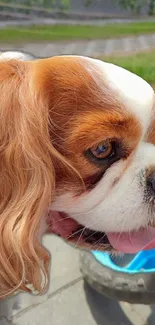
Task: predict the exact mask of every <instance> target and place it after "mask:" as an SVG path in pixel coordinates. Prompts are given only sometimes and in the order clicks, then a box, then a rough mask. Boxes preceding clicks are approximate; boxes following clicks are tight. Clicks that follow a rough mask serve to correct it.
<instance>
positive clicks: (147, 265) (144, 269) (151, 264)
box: [92, 249, 155, 274]
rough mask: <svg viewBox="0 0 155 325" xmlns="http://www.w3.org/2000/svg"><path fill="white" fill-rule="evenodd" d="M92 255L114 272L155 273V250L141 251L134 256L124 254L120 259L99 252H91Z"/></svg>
mask: <svg viewBox="0 0 155 325" xmlns="http://www.w3.org/2000/svg"><path fill="white" fill-rule="evenodd" d="M92 254H93V256H94V257H95V258H96V260H97V261H98V262H99V263H101V264H102V265H104V266H106V267H108V268H110V269H112V270H114V271H116V272H124V273H129V274H136V273H139V272H140V273H149V272H151V273H152V272H155V249H151V250H148V251H141V252H139V253H137V254H136V255H127V254H125V255H123V256H122V257H121V256H117V257H112V256H110V254H109V253H102V252H99V251H92ZM123 264H125V265H123Z"/></svg>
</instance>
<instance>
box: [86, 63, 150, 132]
mask: <svg viewBox="0 0 155 325" xmlns="http://www.w3.org/2000/svg"><path fill="white" fill-rule="evenodd" d="M86 62H87V69H88V71H89V72H90V73H91V74H93V77H94V79H96V81H97V82H98V76H100V77H101V78H103V83H104V84H105V83H107V85H108V88H110V89H111V91H112V92H113V91H115V95H117V96H118V98H119V100H121V101H122V103H123V104H124V106H125V108H126V109H127V110H129V111H130V112H132V113H134V114H135V115H136V116H137V118H138V119H139V120H140V121H141V123H142V126H143V132H144V133H145V131H146V130H147V128H148V125H149V122H150V118H151V115H152V108H153V104H154V91H153V89H152V87H151V86H150V85H149V84H148V83H147V82H146V81H145V80H143V79H142V78H140V77H138V76H137V75H135V74H134V73H131V72H130V71H128V70H125V69H123V68H121V67H118V66H116V65H114V64H111V63H107V62H103V61H100V60H94V59H87V60H86ZM100 87H102V85H101V84H100Z"/></svg>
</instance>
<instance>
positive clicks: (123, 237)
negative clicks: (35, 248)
mask: <svg viewBox="0 0 155 325" xmlns="http://www.w3.org/2000/svg"><path fill="white" fill-rule="evenodd" d="M47 224H48V230H47V232H49V233H54V234H56V235H58V236H60V237H62V238H64V239H65V240H67V241H69V242H70V243H73V244H74V245H75V246H80V247H84V248H89V249H91V250H101V251H112V250H114V251H119V252H123V253H128V254H133V253H137V252H139V251H141V250H146V249H153V248H155V228H154V227H152V226H151V225H149V226H148V225H147V227H146V228H141V229H139V230H137V231H131V232H122V233H119V232H116V233H114V232H107V233H105V232H102V231H96V230H95V229H90V228H87V227H85V226H84V225H81V224H79V223H78V222H77V221H75V220H74V219H72V218H71V217H70V216H68V215H66V214H65V213H62V212H61V213H60V212H56V211H50V213H49V214H48V217H47Z"/></svg>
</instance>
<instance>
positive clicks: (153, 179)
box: [147, 172, 155, 192]
mask: <svg viewBox="0 0 155 325" xmlns="http://www.w3.org/2000/svg"><path fill="white" fill-rule="evenodd" d="M147 185H148V186H149V187H150V189H151V190H152V191H153V192H155V172H153V173H152V174H151V175H149V176H148V178H147Z"/></svg>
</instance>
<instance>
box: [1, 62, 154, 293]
mask: <svg viewBox="0 0 155 325" xmlns="http://www.w3.org/2000/svg"><path fill="white" fill-rule="evenodd" d="M0 94H1V97H0V104H1V106H0V107H1V108H0V117H1V120H0V121H1V122H0V138H1V140H0V212H1V216H0V247H1V251H0V293H2V294H8V293H10V290H11V289H12V290H15V289H16V288H20V289H23V290H28V288H27V284H29V283H32V284H33V286H34V288H35V289H37V290H38V291H41V290H42V289H43V288H44V287H45V286H46V282H47V274H48V263H49V255H48V253H47V252H46V250H45V249H44V248H43V247H42V245H41V243H40V239H41V235H42V233H43V232H45V231H48V232H52V233H56V234H58V235H60V236H61V237H64V238H65V239H66V240H68V241H70V242H71V243H75V244H76V245H80V246H84V247H88V248H90V249H102V250H112V249H116V250H118V251H124V252H127V253H131V252H137V251H138V250H141V249H142V248H150V247H151V248H152V247H155V242H154V240H153V236H154V235H155V231H154V230H153V228H152V227H150V226H149V224H151V223H152V222H153V220H154V218H155V147H154V144H155V122H154V113H155V112H154V110H155V105H154V92H153V90H152V88H151V87H150V86H149V85H148V84H147V83H146V82H145V81H144V80H142V79H141V78H139V77H137V76H135V75H134V74H132V73H130V72H128V71H126V70H124V69H122V68H119V67H117V66H114V65H112V64H108V63H105V62H101V61H98V60H94V59H89V58H84V57H72V56H68V57H55V58H49V59H43V60H36V61H26V62H20V61H16V60H11V61H1V63H0ZM43 275H44V280H45V281H44V282H43V281H42V276H43Z"/></svg>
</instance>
